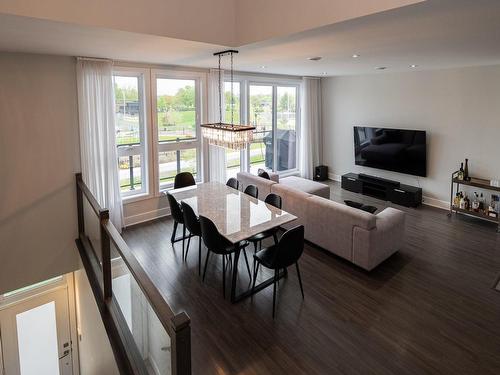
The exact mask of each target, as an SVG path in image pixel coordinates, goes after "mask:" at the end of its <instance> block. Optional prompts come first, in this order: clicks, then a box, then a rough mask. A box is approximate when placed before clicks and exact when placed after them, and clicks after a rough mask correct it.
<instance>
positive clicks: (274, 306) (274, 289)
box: [273, 270, 278, 319]
mask: <svg viewBox="0 0 500 375" xmlns="http://www.w3.org/2000/svg"><path fill="white" fill-rule="evenodd" d="M277 275H278V270H274V283H273V319H274V313H275V311H276V284H277V281H278V276H277Z"/></svg>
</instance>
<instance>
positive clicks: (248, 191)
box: [244, 185, 259, 198]
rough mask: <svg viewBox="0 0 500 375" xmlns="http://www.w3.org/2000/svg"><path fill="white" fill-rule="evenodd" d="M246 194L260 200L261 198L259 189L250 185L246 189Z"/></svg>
mask: <svg viewBox="0 0 500 375" xmlns="http://www.w3.org/2000/svg"><path fill="white" fill-rule="evenodd" d="M244 193H245V194H248V195H250V196H251V197H254V198H258V197H259V188H258V187H257V186H255V185H248V186H247V187H246V188H245V191H244Z"/></svg>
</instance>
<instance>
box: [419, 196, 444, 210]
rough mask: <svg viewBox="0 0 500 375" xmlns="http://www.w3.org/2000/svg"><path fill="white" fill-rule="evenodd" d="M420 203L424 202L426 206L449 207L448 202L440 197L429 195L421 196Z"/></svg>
mask: <svg viewBox="0 0 500 375" xmlns="http://www.w3.org/2000/svg"><path fill="white" fill-rule="evenodd" d="M422 204H425V205H426V206H431V207H437V208H441V209H443V210H449V209H450V202H447V201H442V200H440V199H436V198H430V197H426V196H423V197H422Z"/></svg>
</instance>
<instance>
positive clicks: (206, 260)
mask: <svg viewBox="0 0 500 375" xmlns="http://www.w3.org/2000/svg"><path fill="white" fill-rule="evenodd" d="M209 255H210V250H208V249H207V257H206V259H205V269H204V270H203V281H205V275H206V274H207V266H208V257H209Z"/></svg>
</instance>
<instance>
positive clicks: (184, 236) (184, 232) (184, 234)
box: [182, 224, 186, 259]
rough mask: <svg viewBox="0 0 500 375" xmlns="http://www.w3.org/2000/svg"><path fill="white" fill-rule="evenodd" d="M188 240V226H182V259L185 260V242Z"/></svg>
mask: <svg viewBox="0 0 500 375" xmlns="http://www.w3.org/2000/svg"><path fill="white" fill-rule="evenodd" d="M185 239H186V225H185V224H182V258H183V259H184V240H185Z"/></svg>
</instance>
